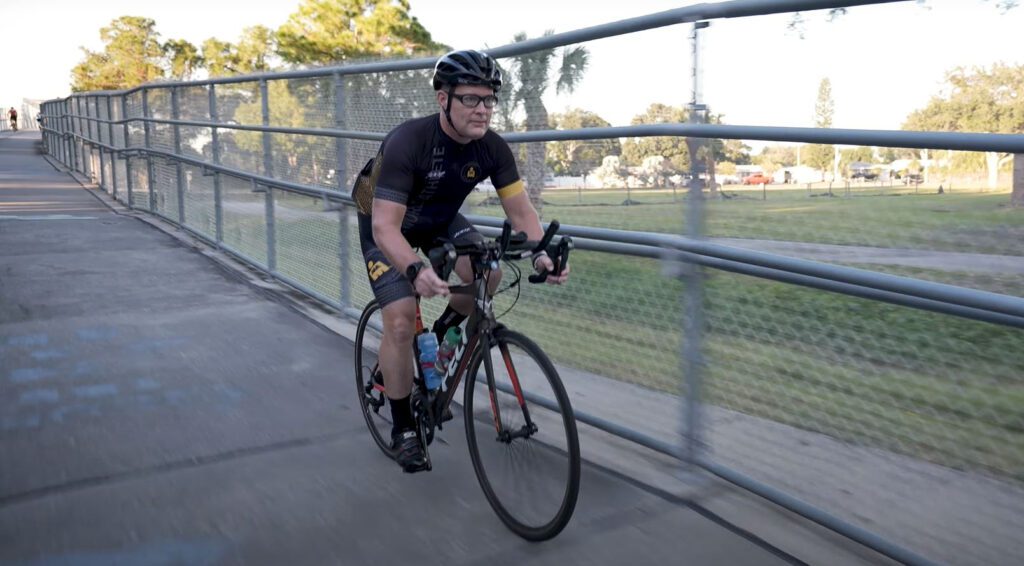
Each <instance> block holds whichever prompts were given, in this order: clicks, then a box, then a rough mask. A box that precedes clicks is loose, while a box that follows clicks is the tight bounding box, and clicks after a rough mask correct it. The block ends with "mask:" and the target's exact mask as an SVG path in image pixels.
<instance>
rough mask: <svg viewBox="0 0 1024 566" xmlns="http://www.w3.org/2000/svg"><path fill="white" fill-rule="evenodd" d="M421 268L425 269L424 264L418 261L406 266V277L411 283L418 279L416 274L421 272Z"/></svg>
mask: <svg viewBox="0 0 1024 566" xmlns="http://www.w3.org/2000/svg"><path fill="white" fill-rule="evenodd" d="M420 269H423V264H422V263H420V262H416V263H414V264H412V265H410V266H409V267H407V268H405V277H406V279H408V280H409V282H410V283H412V282H413V281H416V276H417V275H419V274H420Z"/></svg>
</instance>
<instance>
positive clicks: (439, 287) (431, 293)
mask: <svg viewBox="0 0 1024 566" xmlns="http://www.w3.org/2000/svg"><path fill="white" fill-rule="evenodd" d="M412 286H413V288H415V289H416V293H417V294H419V296H421V297H423V298H424V299H429V298H431V297H435V296H437V295H441V296H442V297H447V296H448V295H449V291H448V283H445V282H444V281H443V280H442V279H441V278H440V277H438V276H437V273H436V272H434V270H433V269H431V268H430V267H426V268H424V269H421V270H420V272H419V274H418V275H417V276H416V281H413V284H412Z"/></svg>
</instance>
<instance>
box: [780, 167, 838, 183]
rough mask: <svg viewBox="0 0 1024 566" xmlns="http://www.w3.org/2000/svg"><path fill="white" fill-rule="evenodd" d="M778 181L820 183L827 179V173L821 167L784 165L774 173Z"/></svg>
mask: <svg viewBox="0 0 1024 566" xmlns="http://www.w3.org/2000/svg"><path fill="white" fill-rule="evenodd" d="M772 180H773V181H775V182H776V183H783V184H785V183H818V182H820V181H824V180H825V173H824V172H823V171H822V170H820V169H815V168H813V167H808V166H806V165H798V166H796V167H783V168H781V169H779V170H778V171H776V172H775V173H774V174H773V175H772Z"/></svg>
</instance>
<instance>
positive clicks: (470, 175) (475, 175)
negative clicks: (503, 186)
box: [461, 161, 480, 183]
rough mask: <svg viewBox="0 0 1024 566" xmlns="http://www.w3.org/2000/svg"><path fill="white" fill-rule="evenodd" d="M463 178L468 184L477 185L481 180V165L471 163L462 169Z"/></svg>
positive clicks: (474, 162)
mask: <svg viewBox="0 0 1024 566" xmlns="http://www.w3.org/2000/svg"><path fill="white" fill-rule="evenodd" d="M461 177H462V180H463V181H465V182H467V183H476V182H477V181H479V180H480V165H479V164H478V163H477V162H476V161H470V162H469V163H467V164H466V165H465V166H464V167H463V168H462V172H461Z"/></svg>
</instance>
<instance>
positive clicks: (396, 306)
mask: <svg viewBox="0 0 1024 566" xmlns="http://www.w3.org/2000/svg"><path fill="white" fill-rule="evenodd" d="M383 316H384V333H385V334H386V335H387V336H388V337H389V338H390V339H391V340H393V341H394V342H397V343H406V342H408V343H411V342H412V339H413V336H414V335H415V333H416V301H415V300H414V299H411V298H409V299H400V300H398V301H395V302H393V303H391V304H389V305H387V306H385V307H384V309H383Z"/></svg>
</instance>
